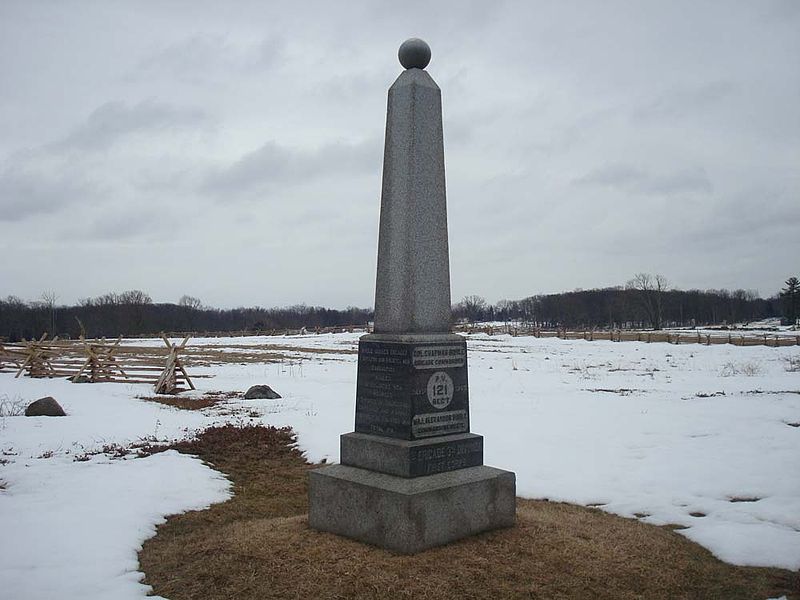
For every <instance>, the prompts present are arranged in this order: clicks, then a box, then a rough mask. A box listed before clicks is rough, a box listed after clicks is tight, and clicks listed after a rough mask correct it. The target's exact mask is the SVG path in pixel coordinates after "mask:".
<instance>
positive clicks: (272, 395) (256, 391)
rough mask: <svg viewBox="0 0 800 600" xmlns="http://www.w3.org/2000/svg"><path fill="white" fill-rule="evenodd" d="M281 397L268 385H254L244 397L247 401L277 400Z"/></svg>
mask: <svg viewBox="0 0 800 600" xmlns="http://www.w3.org/2000/svg"><path fill="white" fill-rule="evenodd" d="M280 397H281V395H280V394H279V393H278V392H276V391H275V390H273V389H272V388H271V387H269V386H268V385H254V386H253V387H251V388H250V389H249V390H247V392H246V393H245V395H244V399H245V400H275V399H276V398H280Z"/></svg>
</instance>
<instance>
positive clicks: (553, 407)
mask: <svg viewBox="0 0 800 600" xmlns="http://www.w3.org/2000/svg"><path fill="white" fill-rule="evenodd" d="M358 335H359V334H338V335H319V336H315V335H308V336H295V337H285V338H258V337H250V338H208V339H194V340H192V342H191V344H192V345H197V344H203V345H219V346H226V345H235V346H252V347H253V350H254V351H256V352H259V351H262V348H260V347H261V346H263V345H264V344H279V345H281V346H289V347H291V348H289V349H284V350H282V352H283V353H284V354H285V355H286V356H287V358H285V359H284V360H283V361H282V362H279V363H254V362H248V363H245V364H231V363H225V364H219V365H212V366H208V367H194V368H191V369H190V374H192V375H195V374H197V375H208V376H210V377H198V378H197V379H195V385H196V386H197V387H198V391H197V392H194V393H193V394H196V395H202V393H204V392H207V391H212V390H222V391H232V390H239V391H244V390H246V389H247V388H248V387H249V386H250V385H253V384H257V383H267V384H269V385H271V386H272V387H273V388H274V389H276V390H277V391H278V392H279V393H281V394H282V395H283V398H282V399H280V400H256V401H231V402H229V403H227V404H225V405H223V406H217V407H212V408H209V409H206V410H204V411H202V412H198V411H185V410H177V409H173V408H169V407H167V406H163V405H161V404H157V403H152V402H145V401H143V400H139V399H137V398H136V396H147V395H151V389H150V387H149V386H147V385H127V384H117V383H112V384H91V385H89V384H84V385H79V384H71V383H69V382H67V381H66V380H33V379H29V378H20V379H14V377H13V375H12V374H9V373H0V400H3V399H6V400H12V401H13V400H19V401H20V402H30V401H32V400H35V399H36V398H39V397H42V396H46V395H50V396H53V397H55V398H56V399H57V400H58V401H59V402H60V403H61V404H62V406H63V407H64V408H65V410H66V411H67V413H68V414H69V416H68V417H66V418H46V417H39V418H26V417H17V416H12V417H5V418H0V482H1V483H0V598H9V599H11V598H26V599H33V598H54V597H58V598H80V599H81V600H84V599H89V598H98V599H100V598H103V599H105V598H115V599H123V598H138V597H144V596H145V595H146V593H147V591H148V588H147V587H146V586H144V585H142V584H141V583H139V579H140V577H141V574H140V573H139V572H138V565H137V560H136V552H137V550H138V549H139V547H140V545H141V543H142V542H143V541H144V540H145V539H147V538H148V537H149V536H151V535H153V533H154V531H155V525H156V524H158V523H159V522H161V521H162V520H163V519H164V517H165V515H168V514H171V513H175V512H180V511H185V510H191V509H196V508H200V507H204V506H208V505H209V504H211V503H214V502H219V501H221V500H224V499H225V498H227V497H228V494H229V485H228V482H227V481H226V480H225V479H224V478H222V477H221V476H220V475H219V474H218V473H215V472H214V471H213V470H212V469H210V468H209V467H207V466H204V465H203V464H202V463H201V462H200V461H199V460H197V459H195V458H192V457H188V456H185V455H181V454H177V453H175V452H167V453H163V454H158V455H154V456H151V457H149V458H141V459H133V458H128V459H119V458H113V454H112V452H111V450H113V448H111V446H113V445H115V444H119V445H123V446H124V445H128V444H131V443H135V442H137V441H139V440H141V439H150V438H156V439H172V438H177V437H182V436H184V435H187V434H189V433H191V432H193V431H195V430H197V429H199V428H203V427H206V426H208V425H211V424H213V423H222V422H228V421H231V420H233V421H243V422H251V421H253V422H258V421H261V422H264V423H267V424H274V425H291V426H292V427H294V428H295V430H296V431H297V432H298V436H299V442H300V444H301V446H302V447H303V449H304V450H305V451H306V453H307V456H308V458H309V459H310V460H312V461H318V460H321V459H323V458H326V459H328V460H332V461H336V460H338V437H339V434H340V433H343V432H347V431H351V430H352V427H353V416H354V405H355V376H356V356H355V354H352V353H348V352H347V351H348V350H353V349H355V347H356V344H357V339H358ZM153 343H154V344H160V343H162V342H160V341H154V342H153ZM292 348H294V349H292ZM314 349H326V350H337V351H339V352H332V353H318V352H314V351H313V350H314ZM469 349H470V356H469V359H470V401H471V414H472V418H471V422H472V429H473V431H475V432H477V433H481V434H483V435H484V436H485V446H486V447H485V458H486V463H487V464H490V465H494V466H498V467H502V468H506V469H509V470H513V471H515V472H516V473H517V490H518V494H519V495H520V496H524V497H531V498H543V497H546V498H550V499H553V500H565V501H569V502H575V503H579V504H585V505H601V506H602V508H603V509H604V510H608V511H611V512H614V513H618V514H621V515H624V516H629V517H634V516H636V517H638V518H641V519H643V520H644V521H646V522H649V523H654V524H666V523H672V524H676V525H680V526H683V527H686V529H683V530H681V533H683V534H684V535H686V536H687V537H688V538H690V539H692V540H694V541H696V542H698V543H700V544H702V545H703V546H706V547H707V548H709V549H711V550H712V552H714V554H716V555H717V556H719V557H720V558H722V559H723V560H726V561H729V562H732V563H735V564H742V565H763V566H778V567H784V568H789V569H798V568H800V371H797V370H791V369H790V366H791V363H790V361H789V359H790V358H795V359H796V360H797V362H795V363H794V364H795V365H797V364H798V363H800V358H798V357H800V348H798V347H795V348H791V347H788V348H768V347H763V346H752V347H744V348H742V347H735V346H728V345H720V346H710V347H706V346H698V345H681V346H674V345H668V344H646V343H635V342H623V343H612V342H603V341H595V342H585V341H582V340H578V341H563V340H558V339H535V338H527V337H518V338H512V337H509V336H505V335H504V336H486V335H474V336H470V337H469ZM263 351H266V349H264V350H263ZM104 447H106V449H107V450H109V452H108V453H106V454H103V453H102V452H101V453H100V454H94V453H95V452H98V451H102V450H103V448H104ZM76 458H79V459H82V460H76Z"/></svg>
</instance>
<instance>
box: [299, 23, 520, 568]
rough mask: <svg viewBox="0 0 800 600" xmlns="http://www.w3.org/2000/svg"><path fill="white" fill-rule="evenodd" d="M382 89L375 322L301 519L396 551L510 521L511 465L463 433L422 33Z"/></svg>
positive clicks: (436, 110)
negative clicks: (345, 423) (333, 446)
mask: <svg viewBox="0 0 800 600" xmlns="http://www.w3.org/2000/svg"><path fill="white" fill-rule="evenodd" d="M399 58H400V63H401V64H402V65H403V67H405V68H406V70H405V71H404V72H403V73H401V74H400V77H398V78H397V81H395V82H394V84H393V85H392V87H391V88H389V104H388V112H387V118H386V146H385V149H384V158H383V189H382V195H381V216H380V238H379V241H378V274H377V283H376V288H375V329H374V333H372V334H368V335H365V336H363V337H362V338H361V339H360V340H359V343H358V383H357V388H356V417H355V432H353V433H347V434H344V435H342V436H341V464H339V465H331V466H327V467H323V468H320V469H316V470H314V471H311V473H310V475H309V525H310V526H311V527H313V528H314V529H318V530H321V531H329V532H332V533H337V534H340V535H343V536H346V537H350V538H354V539H356V540H360V541H363V542H368V543H371V544H375V545H377V546H380V547H383V548H387V549H389V550H393V551H396V552H400V553H403V554H412V553H415V552H419V551H421V550H424V549H426V548H430V547H432V546H438V545H441V544H446V543H448V542H451V541H454V540H457V539H459V538H462V537H465V536H469V535H473V534H476V533H479V532H481V531H487V530H490V529H496V528H499V527H510V526H512V525H513V524H514V519H515V509H516V504H515V503H516V479H515V476H514V473H511V472H509V471H502V470H500V469H495V468H492V467H487V466H483V437H482V436H480V435H476V434H474V433H470V426H469V388H468V384H467V344H466V340H465V339H464V338H463V337H461V336H458V335H455V334H452V333H451V332H450V321H451V315H450V258H449V252H448V244H447V206H446V198H445V177H444V146H443V143H442V137H443V136H442V104H441V91H440V90H439V86H437V85H436V82H434V80H433V79H432V78H431V76H430V75H428V73H427V72H425V71H424V70H423V69H425V67H426V66H427V65H428V63H429V62H430V58H431V51H430V48H429V47H428V44H426V43H425V42H424V41H422V40H420V39H415V38H413V39H410V40H407V41H405V42H403V44H402V45H401V46H400V51H399Z"/></svg>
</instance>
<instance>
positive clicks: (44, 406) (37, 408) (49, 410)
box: [25, 396, 67, 417]
mask: <svg viewBox="0 0 800 600" xmlns="http://www.w3.org/2000/svg"><path fill="white" fill-rule="evenodd" d="M25 416H26V417H66V416H67V413H65V412H64V409H63V408H61V405H60V404H59V403H58V402H56V400H55V398H52V397H51V396H45V397H44V398H39V399H38V400H36V401H35V402H31V403H30V404H29V405H28V408H26V409H25Z"/></svg>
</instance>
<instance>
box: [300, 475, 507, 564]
mask: <svg viewBox="0 0 800 600" xmlns="http://www.w3.org/2000/svg"><path fill="white" fill-rule="evenodd" d="M515 495H516V482H515V476H514V473H511V472H509V471H502V470H500V469H495V468H492V467H486V466H479V467H470V468H466V469H459V470H457V471H450V472H447V473H438V474H436V475H428V476H425V477H417V478H405V477H397V476H394V475H387V474H385V473H378V472H375V471H367V470H366V469H359V468H356V467H349V466H346V465H331V466H329V467H322V468H321V469H315V470H314V471H311V472H310V474H309V497H310V498H312V499H313V501H312V502H311V503H310V506H309V513H308V524H309V525H310V526H311V527H312V528H314V529H318V530H320V531H327V532H330V533H335V534H338V535H343V536H345V537H349V538H352V539H355V540H358V541H361V542H366V543H369V544H375V545H376V546H380V547H382V548H386V549H388V550H392V551H394V552H398V553H401V554H414V553H417V552H421V551H422V550H425V549H427V548H432V547H434V546H441V545H442V544H447V543H448V542H452V541H455V540H458V539H460V538H463V537H466V536H470V535H475V534H476V533H481V532H483V531H489V530H492V529H498V528H501V527H511V526H513V525H514V518H515V510H516V508H515V507H516V504H515V502H516V499H515Z"/></svg>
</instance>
